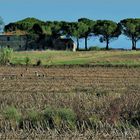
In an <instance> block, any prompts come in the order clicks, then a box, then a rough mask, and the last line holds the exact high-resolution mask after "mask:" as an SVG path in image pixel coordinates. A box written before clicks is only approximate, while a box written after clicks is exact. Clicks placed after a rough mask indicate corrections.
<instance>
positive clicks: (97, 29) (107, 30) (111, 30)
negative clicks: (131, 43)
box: [93, 20, 121, 50]
mask: <svg viewBox="0 0 140 140" xmlns="http://www.w3.org/2000/svg"><path fill="white" fill-rule="evenodd" d="M93 33H94V34H95V35H96V36H99V37H100V42H106V50H108V49H109V43H110V41H112V40H114V39H115V38H118V37H119V35H120V34H121V30H120V27H119V24H117V23H116V22H113V21H110V20H98V21H97V22H96V24H95V26H94V28H93Z"/></svg>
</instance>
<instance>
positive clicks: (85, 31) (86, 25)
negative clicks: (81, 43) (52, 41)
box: [78, 18, 95, 50]
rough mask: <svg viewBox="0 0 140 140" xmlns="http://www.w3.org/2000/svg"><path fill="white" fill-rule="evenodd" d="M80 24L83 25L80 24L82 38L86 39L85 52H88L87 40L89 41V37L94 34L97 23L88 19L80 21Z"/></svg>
mask: <svg viewBox="0 0 140 140" xmlns="http://www.w3.org/2000/svg"><path fill="white" fill-rule="evenodd" d="M78 22H79V23H82V24H79V25H80V30H81V37H83V38H85V50H87V49H88V48H87V46H88V45H87V40H88V37H89V36H91V32H92V29H93V27H94V24H95V22H94V21H92V20H90V19H87V18H81V19H78Z"/></svg>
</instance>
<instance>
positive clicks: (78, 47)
mask: <svg viewBox="0 0 140 140" xmlns="http://www.w3.org/2000/svg"><path fill="white" fill-rule="evenodd" d="M77 50H79V38H78V37H77Z"/></svg>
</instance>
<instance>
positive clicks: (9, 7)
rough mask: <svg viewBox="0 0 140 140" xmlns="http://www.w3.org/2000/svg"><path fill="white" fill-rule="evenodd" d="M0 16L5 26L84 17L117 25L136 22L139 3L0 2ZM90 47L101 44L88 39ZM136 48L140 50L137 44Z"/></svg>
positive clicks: (116, 0)
mask: <svg viewBox="0 0 140 140" xmlns="http://www.w3.org/2000/svg"><path fill="white" fill-rule="evenodd" d="M0 16H1V17H2V18H3V20H4V22H5V24H8V23H9V22H14V21H17V20H21V19H24V18H26V17H35V18H38V19H41V20H44V21H47V20H66V21H77V19H78V18H81V17H86V18H90V19H93V20H97V19H110V20H114V21H116V22H119V21H120V20H121V19H124V18H128V17H131V18H133V17H137V18H140V0H22V1H21V0H0ZM81 45H83V42H82V41H81ZM91 45H99V46H104V45H105V44H101V43H99V42H98V41H97V40H95V39H93V38H92V39H90V40H89V46H91ZM110 46H111V47H120V48H123V47H124V48H126V47H128V46H131V42H130V41H129V40H127V39H126V38H125V37H123V36H121V37H120V38H119V39H118V40H116V41H114V42H112V43H111V44H110ZM138 46H139V47H140V43H139V44H138Z"/></svg>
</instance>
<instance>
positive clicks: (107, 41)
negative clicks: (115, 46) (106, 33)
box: [106, 39, 109, 50]
mask: <svg viewBox="0 0 140 140" xmlns="http://www.w3.org/2000/svg"><path fill="white" fill-rule="evenodd" d="M108 49H109V40H108V39H106V50H108Z"/></svg>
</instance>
